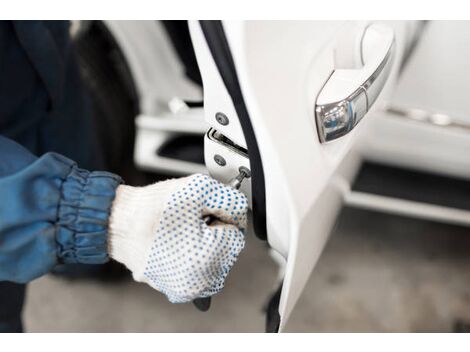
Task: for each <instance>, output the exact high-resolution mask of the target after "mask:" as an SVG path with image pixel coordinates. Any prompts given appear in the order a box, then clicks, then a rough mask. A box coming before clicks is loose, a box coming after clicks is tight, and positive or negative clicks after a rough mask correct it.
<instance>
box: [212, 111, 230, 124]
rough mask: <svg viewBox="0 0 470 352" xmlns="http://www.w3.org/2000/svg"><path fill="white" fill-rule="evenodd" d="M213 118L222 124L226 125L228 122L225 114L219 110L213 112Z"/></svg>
mask: <svg viewBox="0 0 470 352" xmlns="http://www.w3.org/2000/svg"><path fill="white" fill-rule="evenodd" d="M215 119H216V120H217V122H218V123H220V124H221V125H222V126H227V125H228V123H229V119H228V117H227V116H226V115H225V114H223V113H221V112H218V113H217V114H215Z"/></svg>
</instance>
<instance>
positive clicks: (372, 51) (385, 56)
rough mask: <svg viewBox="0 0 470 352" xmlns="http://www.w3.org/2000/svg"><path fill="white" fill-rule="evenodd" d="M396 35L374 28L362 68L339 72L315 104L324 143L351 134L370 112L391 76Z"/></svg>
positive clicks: (366, 39)
mask: <svg viewBox="0 0 470 352" xmlns="http://www.w3.org/2000/svg"><path fill="white" fill-rule="evenodd" d="M394 48H395V35H394V32H393V30H392V29H391V28H390V27H387V26H384V25H379V24H373V25H370V26H368V27H366V29H365V30H364V32H363V36H362V40H361V45H360V58H361V61H362V62H361V64H362V67H360V68H353V69H350V68H348V69H343V68H339V69H335V70H334V71H333V73H332V75H331V76H330V78H329V79H328V81H327V82H326V83H325V85H324V86H323V88H322V89H321V91H320V93H319V95H318V97H317V100H316V103H315V117H316V122H317V130H318V135H319V138H320V142H322V143H325V142H329V141H332V140H335V139H337V138H339V137H342V136H344V135H346V134H347V133H349V132H350V131H351V130H352V129H353V128H354V127H355V126H356V125H357V124H358V123H359V121H360V120H361V119H362V118H363V117H364V115H365V114H366V113H367V111H369V109H370V107H371V106H372V104H374V102H375V101H376V99H377V97H378V96H379V94H380V92H381V91H382V89H383V87H384V85H385V83H386V81H387V78H388V76H389V74H390V71H391V68H392V63H393V55H394Z"/></svg>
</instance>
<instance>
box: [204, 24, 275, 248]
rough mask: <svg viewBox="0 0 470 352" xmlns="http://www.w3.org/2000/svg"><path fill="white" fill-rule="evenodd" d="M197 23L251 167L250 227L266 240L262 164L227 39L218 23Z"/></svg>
mask: <svg viewBox="0 0 470 352" xmlns="http://www.w3.org/2000/svg"><path fill="white" fill-rule="evenodd" d="M199 23H200V25H201V29H202V32H203V33H204V37H205V38H206V41H207V44H208V46H209V50H210V52H211V54H212V57H213V58H214V61H215V64H216V66H217V69H218V71H219V74H220V76H221V77H222V81H223V82H224V85H225V88H226V89H227V91H228V93H229V95H230V98H231V99H232V103H233V105H234V107H235V111H236V112H237V115H238V119H239V121H240V125H241V126H242V130H243V134H244V135H245V140H246V144H247V147H248V155H249V158H250V167H251V182H252V187H251V190H252V196H253V228H254V231H255V234H256V236H257V237H258V238H260V239H262V240H266V239H267V229H266V192H265V182H264V171H263V163H262V161H261V155H260V152H259V148H258V143H257V141H256V135H255V132H254V130H253V125H252V124H251V120H250V116H249V114H248V109H247V108H246V105H245V101H244V99H243V94H242V91H241V88H240V83H239V81H238V76H237V71H236V69H235V63H234V61H233V57H232V54H231V52H230V47H229V45H228V42H227V37H226V36H225V31H224V28H223V26H222V22H221V21H199Z"/></svg>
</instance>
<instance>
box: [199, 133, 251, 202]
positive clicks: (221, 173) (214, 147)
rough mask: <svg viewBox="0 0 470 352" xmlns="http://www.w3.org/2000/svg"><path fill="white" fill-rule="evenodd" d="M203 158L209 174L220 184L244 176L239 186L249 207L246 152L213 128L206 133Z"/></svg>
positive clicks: (247, 159) (248, 171)
mask: <svg viewBox="0 0 470 352" xmlns="http://www.w3.org/2000/svg"><path fill="white" fill-rule="evenodd" d="M204 158H205V162H206V167H207V169H208V171H209V174H210V175H211V176H212V177H214V178H215V179H217V180H219V181H220V182H223V183H226V184H228V183H229V182H231V181H232V180H233V179H234V177H236V176H237V175H240V174H241V173H243V174H245V175H246V176H245V180H244V181H243V183H241V185H240V191H241V192H243V193H244V194H245V195H246V196H247V198H248V202H249V204H250V206H251V178H250V177H249V176H250V174H251V171H250V169H251V168H250V160H249V158H248V150H247V149H246V148H244V147H242V146H240V145H238V144H236V143H235V142H233V141H232V140H231V139H229V138H228V137H226V136H224V135H223V134H222V133H220V132H219V131H217V130H216V129H214V128H211V129H209V131H207V133H206V135H205V138H204Z"/></svg>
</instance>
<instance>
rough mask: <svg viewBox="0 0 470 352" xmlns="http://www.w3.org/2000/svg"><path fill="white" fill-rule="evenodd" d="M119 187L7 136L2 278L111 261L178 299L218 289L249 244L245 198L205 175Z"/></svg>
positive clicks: (1, 193)
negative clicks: (66, 265)
mask: <svg viewBox="0 0 470 352" xmlns="http://www.w3.org/2000/svg"><path fill="white" fill-rule="evenodd" d="M120 182H121V179H120V178H119V177H118V176H116V175H113V174H111V173H107V172H90V171H86V170H82V169H79V168H78V167H77V165H76V164H75V163H74V162H73V161H71V160H69V159H67V158H65V157H63V156H60V155H58V154H54V153H48V154H45V155H44V156H42V157H41V158H36V157H34V156H33V155H31V154H30V153H29V152H28V151H26V150H25V149H24V148H22V147H21V146H19V145H18V144H16V143H14V142H12V141H10V140H8V139H6V138H3V137H1V136H0V281H3V280H5V281H13V282H28V281H30V280H32V279H35V278H37V277H39V276H41V275H43V274H45V273H47V272H48V271H49V270H50V269H52V268H53V267H54V266H55V265H56V264H57V263H85V264H100V263H104V262H106V261H107V260H108V256H109V257H111V258H113V259H115V260H117V261H119V262H121V263H123V264H124V265H126V266H127V267H128V268H129V270H130V271H131V272H132V274H133V277H134V279H135V280H137V281H140V282H144V283H147V284H148V285H150V286H151V287H153V288H154V289H156V290H158V291H160V292H162V293H164V294H165V295H166V296H167V297H168V299H169V300H170V301H172V302H188V301H191V300H193V299H195V298H198V297H208V296H211V295H213V294H215V293H217V292H219V291H220V290H221V289H222V288H223V286H224V281H225V278H226V276H227V275H228V273H229V271H230V269H231V268H232V266H233V265H234V263H235V261H236V260H237V258H238V255H239V253H240V252H241V250H242V249H243V247H244V244H245V239H244V233H243V229H244V228H245V226H246V216H247V211H248V202H247V199H246V197H245V196H244V195H243V194H242V193H240V192H238V191H237V190H235V189H232V188H231V187H228V186H225V185H223V184H221V183H219V182H218V181H216V180H214V179H212V178H210V177H209V176H206V175H199V174H196V175H192V176H188V177H183V178H178V179H172V180H168V181H163V182H158V183H156V184H153V185H149V186H146V187H131V186H126V185H120ZM208 216H210V217H211V218H212V219H214V221H212V222H211V223H210V224H208V223H206V222H205V221H204V219H205V218H207V217H208Z"/></svg>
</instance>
